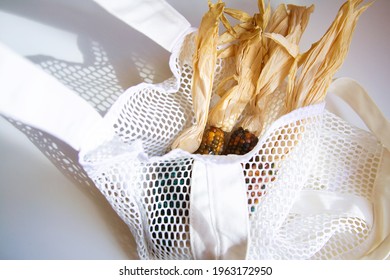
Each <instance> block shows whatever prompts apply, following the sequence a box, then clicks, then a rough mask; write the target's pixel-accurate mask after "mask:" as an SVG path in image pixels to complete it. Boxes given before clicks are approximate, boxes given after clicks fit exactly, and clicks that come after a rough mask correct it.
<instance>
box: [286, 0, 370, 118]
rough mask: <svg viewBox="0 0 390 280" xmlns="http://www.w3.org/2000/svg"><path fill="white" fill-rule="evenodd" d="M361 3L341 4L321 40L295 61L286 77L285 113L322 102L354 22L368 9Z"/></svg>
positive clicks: (342, 56) (337, 67)
mask: <svg viewBox="0 0 390 280" xmlns="http://www.w3.org/2000/svg"><path fill="white" fill-rule="evenodd" d="M361 3H362V0H349V1H347V2H346V3H344V5H343V6H342V7H341V8H340V10H339V12H338V14H337V16H336V18H335V20H334V21H333V23H332V24H331V26H330V27H329V29H328V30H327V32H326V33H325V34H324V35H323V37H322V38H321V39H320V40H319V41H318V42H317V43H315V44H313V45H312V47H311V48H310V49H309V50H308V51H307V52H306V53H304V54H303V55H302V56H301V57H300V58H299V60H298V61H297V63H296V64H295V67H294V68H293V69H292V71H291V74H290V77H289V85H288V92H287V97H288V98H287V100H286V110H287V112H289V111H292V110H294V109H296V108H299V107H303V106H307V105H310V104H315V103H319V102H321V101H323V100H324V98H325V96H326V92H327V89H328V87H329V85H330V83H331V82H332V79H333V76H334V74H335V73H336V71H337V70H338V69H339V68H340V67H341V65H342V64H343V62H344V59H345V57H346V55H347V53H348V50H349V46H350V43H351V40H352V35H353V32H354V30H355V27H356V23H357V20H358V18H359V16H360V15H361V14H362V13H363V12H364V11H365V10H366V9H367V8H368V6H369V5H370V4H367V5H364V6H362V7H360V8H359V7H358V6H359V5H360V4H361ZM298 73H299V74H298Z"/></svg>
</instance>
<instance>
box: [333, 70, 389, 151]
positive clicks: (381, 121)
mask: <svg viewBox="0 0 390 280" xmlns="http://www.w3.org/2000/svg"><path fill="white" fill-rule="evenodd" d="M329 92H330V93H333V94H335V95H337V96H338V97H340V98H341V99H342V100H344V101H345V102H346V103H347V104H348V105H349V106H350V107H351V108H352V109H353V110H354V111H355V112H356V113H357V114H358V115H359V116H360V118H361V119H362V120H363V122H364V123H365V124H366V126H367V127H368V128H369V129H370V130H371V132H372V133H373V134H374V135H375V136H376V137H377V138H378V140H379V141H380V142H381V143H382V145H383V146H384V147H386V149H387V150H390V122H389V121H388V120H387V119H386V117H385V116H384V115H383V113H382V112H381V111H380V109H379V108H378V106H377V105H376V104H375V102H374V101H373V100H372V99H371V97H370V96H369V94H368V93H367V91H366V90H365V89H364V88H363V87H362V86H361V85H360V84H359V83H358V82H357V81H355V80H353V79H351V78H346V77H343V78H338V79H336V80H334V81H333V83H332V84H331V86H330V87H329Z"/></svg>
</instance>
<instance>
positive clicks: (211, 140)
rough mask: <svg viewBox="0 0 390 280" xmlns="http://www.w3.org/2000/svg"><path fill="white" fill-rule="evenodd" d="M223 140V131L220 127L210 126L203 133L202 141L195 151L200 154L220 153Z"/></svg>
mask: <svg viewBox="0 0 390 280" xmlns="http://www.w3.org/2000/svg"><path fill="white" fill-rule="evenodd" d="M224 142H225V132H223V130H222V129H220V128H217V127H214V126H211V127H209V128H208V129H206V130H205V132H204V133H203V136H202V142H201V144H200V147H199V149H198V150H197V151H196V153H197V154H202V155H221V154H222V152H223V147H224Z"/></svg>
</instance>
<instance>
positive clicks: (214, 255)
mask: <svg viewBox="0 0 390 280" xmlns="http://www.w3.org/2000/svg"><path fill="white" fill-rule="evenodd" d="M244 182H245V180H244V176H243V171H242V167H241V165H240V164H212V163H206V162H202V161H198V160H195V161H194V165H193V170H192V184H191V207H190V225H191V226H190V236H191V248H192V251H193V254H194V256H195V258H196V259H217V260H218V259H220V260H223V259H225V260H226V259H245V257H246V254H247V246H248V236H249V215H248V211H247V209H248V205H247V197H246V187H245V183H244ZM232 201H234V205H232V204H231V202H232Z"/></svg>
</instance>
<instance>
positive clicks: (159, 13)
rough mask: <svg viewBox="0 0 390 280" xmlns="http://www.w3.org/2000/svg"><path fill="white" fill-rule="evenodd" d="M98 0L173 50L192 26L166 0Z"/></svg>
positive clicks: (113, 13) (135, 27) (138, 29)
mask: <svg viewBox="0 0 390 280" xmlns="http://www.w3.org/2000/svg"><path fill="white" fill-rule="evenodd" d="M94 1H95V2H96V3H97V4H99V5H100V6H101V7H103V8H104V9H105V10H107V11H108V12H109V13H111V14H112V15H114V16H115V17H117V18H119V19H120V20H122V21H123V22H125V23H127V24H128V25H130V26H131V27H133V28H134V29H136V30H137V31H139V32H141V33H142V34H144V35H146V36H147V37H148V38H150V39H151V40H153V41H154V42H156V43H157V44H159V45H160V46H162V47H163V48H164V49H166V50H167V51H169V52H172V49H173V47H174V46H175V44H176V42H177V41H178V40H179V39H180V38H181V37H182V36H183V35H184V34H185V33H186V32H187V31H188V29H189V28H190V27H191V24H190V23H189V22H188V21H187V20H186V19H185V18H184V17H183V16H182V15H181V14H180V13H179V12H177V11H176V10H175V9H174V8H173V7H172V6H170V5H169V4H168V3H167V2H166V1H165V0H131V1H124V0H94Z"/></svg>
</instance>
